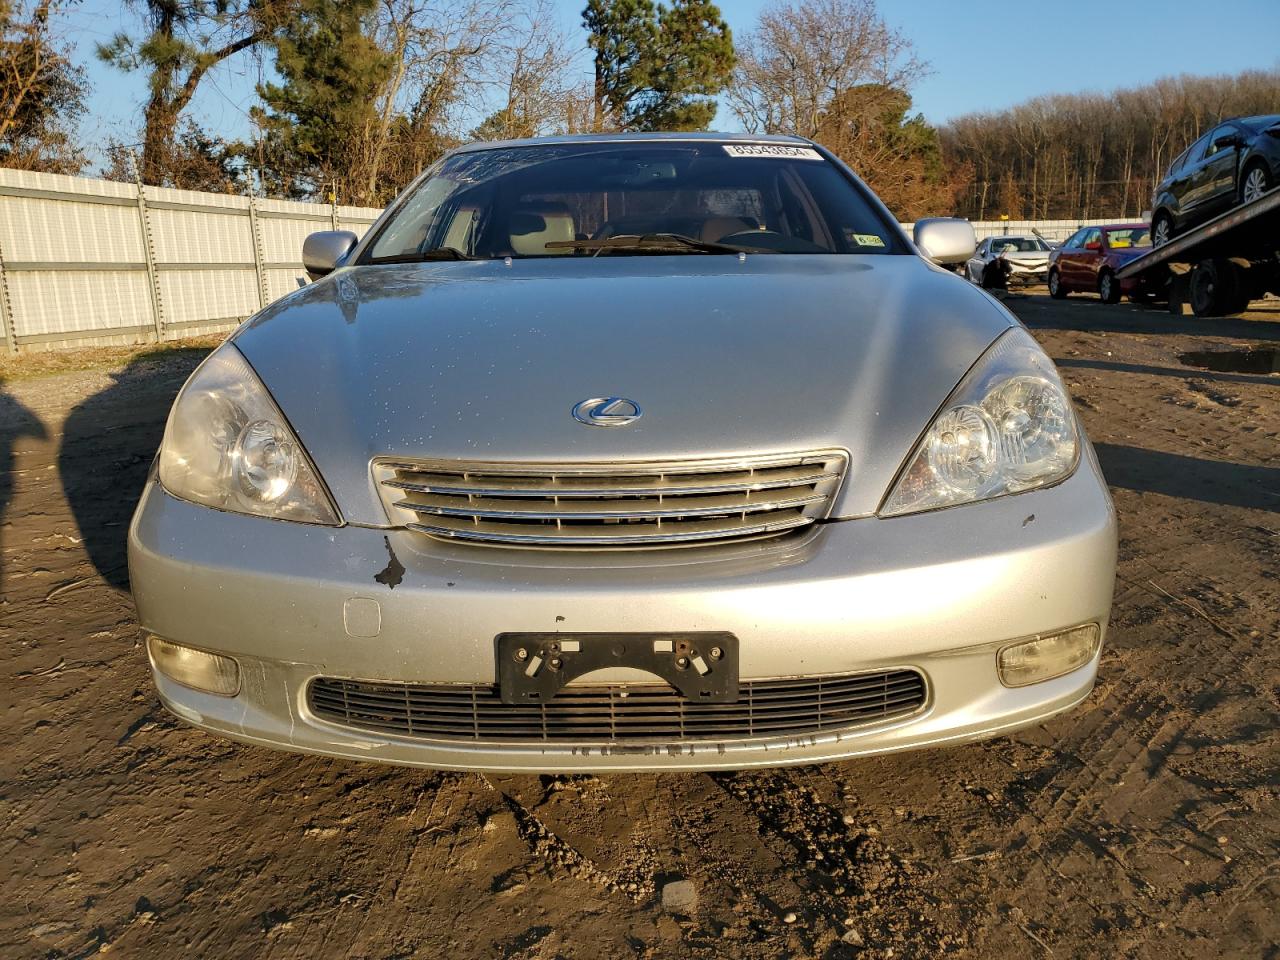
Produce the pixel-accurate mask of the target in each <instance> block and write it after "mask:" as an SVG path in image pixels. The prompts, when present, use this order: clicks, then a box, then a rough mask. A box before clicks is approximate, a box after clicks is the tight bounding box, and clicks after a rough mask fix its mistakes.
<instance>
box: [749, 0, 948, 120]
mask: <svg viewBox="0 0 1280 960" xmlns="http://www.w3.org/2000/svg"><path fill="white" fill-rule="evenodd" d="M737 54H738V66H737V69H736V71H735V72H734V81H733V85H732V86H731V87H730V89H729V105H730V108H731V109H732V110H733V112H734V114H735V115H736V116H737V117H738V119H739V120H740V121H741V122H742V124H743V126H744V127H745V128H746V129H747V130H748V131H749V132H752V133H761V132H770V133H795V134H799V135H800V136H803V137H816V136H817V135H818V132H819V130H820V128H821V127H822V124H823V122H824V117H825V115H826V114H827V112H828V111H829V110H830V108H831V105H832V103H833V101H835V100H836V99H837V98H838V97H841V96H842V95H843V94H844V93H845V92H846V91H849V90H852V89H854V88H864V89H866V90H871V89H873V88H878V89H879V90H881V91H884V99H883V100H881V101H879V102H871V101H868V102H866V103H865V107H864V109H866V110H867V111H868V112H870V113H874V112H879V111H880V110H882V109H883V108H884V106H885V103H886V102H887V101H888V100H889V99H890V98H891V97H893V96H894V95H895V93H894V92H895V91H903V92H905V91H910V89H911V88H912V87H913V86H914V85H915V83H916V82H917V81H918V80H919V79H920V78H921V77H922V76H923V75H924V73H925V65H924V64H923V63H922V62H921V61H920V60H918V59H917V58H916V56H915V54H914V52H913V50H912V47H911V42H910V41H909V40H907V39H906V38H905V37H904V36H903V35H902V34H900V33H898V32H897V31H896V30H894V29H893V28H891V27H890V26H889V25H888V24H886V23H885V22H884V20H883V19H881V17H880V14H879V11H878V10H877V9H876V4H875V0H793V2H784V0H775V2H774V4H773V5H772V6H770V7H768V8H766V9H765V11H764V12H763V13H762V14H761V15H760V22H759V23H758V24H757V25H756V28H755V29H754V30H752V31H751V32H750V33H748V34H747V35H746V36H745V37H742V38H740V39H739V41H738V47H737Z"/></svg>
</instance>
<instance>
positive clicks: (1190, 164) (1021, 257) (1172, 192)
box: [960, 114, 1280, 309]
mask: <svg viewBox="0 0 1280 960" xmlns="http://www.w3.org/2000/svg"><path fill="white" fill-rule="evenodd" d="M1278 184H1280V114H1270V115H1265V116H1256V117H1237V118H1234V119H1231V120H1225V121H1223V122H1222V123H1220V124H1218V125H1217V126H1215V127H1214V128H1213V129H1211V130H1209V131H1208V132H1207V133H1205V135H1204V136H1202V137H1200V138H1199V139H1198V140H1196V141H1195V143H1193V144H1191V146H1189V147H1188V148H1187V149H1186V150H1184V151H1183V152H1182V153H1181V154H1179V155H1178V157H1177V159H1175V160H1174V161H1173V163H1171V164H1170V165H1169V169H1168V170H1167V171H1166V172H1165V175H1164V178H1163V179H1162V180H1161V181H1160V183H1159V185H1158V186H1157V187H1156V192H1155V196H1154V198H1153V201H1152V214H1151V220H1150V223H1115V224H1102V225H1098V226H1088V227H1081V228H1080V229H1079V230H1077V231H1076V233H1075V234H1073V235H1072V236H1071V237H1070V238H1069V239H1068V240H1066V241H1065V242H1064V243H1062V244H1061V245H1060V246H1058V247H1056V248H1050V246H1049V245H1048V244H1046V243H1044V241H1043V239H1042V238H1040V237H1038V236H1034V237H1027V236H1022V235H1016V236H1001V237H989V238H987V239H986V240H983V241H982V243H981V244H980V245H979V247H978V249H977V251H975V253H974V255H973V257H972V258H971V259H970V260H969V261H968V262H966V263H965V264H964V265H963V266H962V267H961V268H960V273H961V274H962V275H963V276H964V277H965V279H967V280H969V281H971V282H973V283H976V284H979V285H981V286H983V287H985V288H992V287H1007V286H1009V285H1010V284H1013V283H1036V282H1047V283H1048V285H1049V292H1050V294H1051V295H1052V296H1054V297H1055V298H1062V297H1065V296H1067V295H1068V294H1071V293H1096V294H1098V296H1099V297H1100V298H1101V299H1102V301H1103V302H1104V303H1116V302H1118V301H1119V300H1120V298H1121V297H1122V296H1124V295H1128V296H1129V298H1130V299H1132V300H1137V301H1144V302H1149V301H1151V300H1155V299H1158V298H1167V295H1168V290H1167V289H1166V288H1167V287H1168V278H1167V276H1165V275H1164V274H1161V273H1158V272H1155V273H1147V272H1143V271H1137V272H1134V271H1129V272H1128V274H1127V275H1126V276H1124V277H1120V276H1119V274H1120V272H1121V271H1122V270H1123V268H1124V267H1125V266H1126V265H1127V264H1129V263H1131V262H1133V261H1134V260H1136V259H1137V258H1139V257H1142V256H1144V255H1145V254H1147V253H1149V252H1150V251H1151V250H1152V249H1153V248H1155V247H1161V246H1163V245H1165V244H1167V243H1169V242H1170V241H1172V240H1173V239H1174V238H1175V237H1180V236H1183V235H1185V234H1187V233H1188V232H1191V231H1194V230H1196V229H1198V228H1199V227H1201V226H1202V225H1204V224H1207V223H1208V222H1209V221H1211V220H1214V218H1216V217H1220V216H1222V215H1224V214H1225V213H1226V212H1227V211H1230V210H1233V209H1234V208H1236V207H1240V206H1247V205H1248V204H1251V203H1254V202H1255V201H1257V200H1259V199H1261V198H1262V197H1263V196H1264V195H1265V194H1267V193H1268V192H1269V191H1271V190H1273V189H1275V188H1276V186H1277V185H1278ZM1212 252H1213V253H1215V255H1217V256H1218V258H1219V259H1221V260H1223V262H1224V263H1225V262H1231V258H1232V256H1233V255H1232V254H1230V252H1229V251H1227V252H1226V254H1225V257H1224V251H1222V250H1218V249H1215V250H1214V251H1212ZM1235 259H1236V260H1240V259H1241V258H1240V257H1239V256H1236V258H1235ZM1237 266H1238V264H1237ZM1219 272H1221V271H1219ZM1130 274H1131V275H1130ZM1205 275H1206V276H1207V275H1208V274H1207V273H1205ZM1246 288H1248V289H1252V287H1250V286H1249V285H1248V284H1242V285H1241V289H1242V290H1244V289H1246ZM1244 295H1245V294H1242V296H1244ZM1236 299H1239V297H1237V298H1236ZM1235 306H1239V304H1235ZM1241 309H1243V308H1242V307H1241Z"/></svg>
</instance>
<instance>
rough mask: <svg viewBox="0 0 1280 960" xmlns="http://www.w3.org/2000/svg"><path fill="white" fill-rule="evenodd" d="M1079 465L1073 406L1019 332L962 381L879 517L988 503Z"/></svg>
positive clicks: (1035, 346)
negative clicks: (966, 504)
mask: <svg viewBox="0 0 1280 960" xmlns="http://www.w3.org/2000/svg"><path fill="white" fill-rule="evenodd" d="M1079 458H1080V434H1079V431H1078V429H1077V427H1076V418H1075V413H1074V412H1073V411H1072V409H1071V400H1070V398H1068V396H1067V392H1066V390H1065V389H1064V388H1063V386H1062V381H1061V380H1059V379H1058V374H1057V371H1056V370H1054V368H1053V363H1052V361H1050V360H1049V358H1048V357H1047V356H1045V353H1044V351H1043V350H1041V349H1040V346H1039V344H1037V343H1036V342H1035V340H1034V339H1032V337H1031V335H1030V334H1029V333H1027V331H1026V330H1024V329H1022V328H1021V327H1015V328H1014V329H1012V330H1010V331H1009V332H1008V333H1006V334H1004V335H1003V336H1001V337H1000V339H999V340H997V341H996V342H995V343H994V344H993V345H992V346H991V348H990V349H989V350H988V351H987V352H986V353H985V354H984V355H983V357H982V359H980V360H979V361H978V363H977V364H976V365H975V366H974V368H973V369H972V370H971V371H969V374H968V375H967V376H966V377H965V378H964V380H963V381H961V383H960V386H958V387H957V388H956V390H955V392H954V393H952V395H951V397H950V399H948V400H947V402H946V405H945V406H944V407H943V409H942V412H941V413H939V414H938V416H937V417H936V418H935V420H934V421H933V424H932V425H931V426H930V427H929V429H928V430H927V431H926V432H925V435H924V437H923V439H921V441H920V444H919V446H918V447H916V449H915V450H914V451H913V452H912V454H911V457H910V458H909V459H908V461H907V469H906V470H905V471H903V473H902V475H901V477H900V478H899V479H898V482H897V485H896V486H895V487H894V489H893V492H892V493H890V494H889V497H888V499H887V500H886V501H885V503H884V506H883V507H882V508H881V510H880V516H882V517H891V516H898V515H900V514H904V513H916V512H918V511H921V510H934V509H937V508H938V507H951V506H955V505H956V504H959V503H972V502H973V501H975V500H990V499H991V498H992V497H999V496H1003V495H1004V494H1006V493H1020V492H1022V491H1023V490H1033V489H1035V488H1036V487H1043V486H1045V485H1046V484H1050V483H1055V482H1057V481H1059V480H1061V479H1063V478H1064V477H1067V476H1069V475H1070V474H1071V472H1072V471H1073V470H1075V468H1076V463H1077V462H1078V461H1079Z"/></svg>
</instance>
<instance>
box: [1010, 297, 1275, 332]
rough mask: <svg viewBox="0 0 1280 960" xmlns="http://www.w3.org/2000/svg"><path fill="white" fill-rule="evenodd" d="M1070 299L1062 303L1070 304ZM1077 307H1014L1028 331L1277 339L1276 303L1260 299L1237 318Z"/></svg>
mask: <svg viewBox="0 0 1280 960" xmlns="http://www.w3.org/2000/svg"><path fill="white" fill-rule="evenodd" d="M1070 302H1071V301H1068V303H1070ZM1076 305H1078V306H1079V308H1080V309H1079V310H1063V309H1061V305H1060V303H1059V302H1057V301H1054V300H1051V299H1050V298H1049V297H1047V296H1041V295H1034V294H1033V295H1031V296H1030V297H1028V298H1027V299H1026V300H1025V301H1024V302H1023V303H1022V304H1020V305H1019V307H1018V317H1019V319H1021V320H1022V322H1023V323H1025V324H1026V325H1027V326H1028V327H1030V328H1031V329H1033V330H1078V331H1079V332H1081V333H1139V334H1144V335H1149V336H1160V335H1170V336H1184V337H1222V338H1227V339H1239V340H1262V341H1272V342H1280V303H1276V302H1274V301H1264V302H1260V303H1257V304H1255V305H1254V309H1251V310H1250V314H1251V315H1252V317H1253V319H1244V318H1242V317H1214V318H1200V317H1195V316H1175V315H1174V314H1171V313H1169V312H1168V311H1167V310H1166V309H1164V308H1163V307H1144V306H1139V305H1137V304H1130V303H1118V304H1114V305H1112V304H1104V303H1100V302H1098V301H1097V300H1094V301H1093V302H1092V303H1090V302H1089V301H1087V300H1080V301H1078V302H1077V304H1076Z"/></svg>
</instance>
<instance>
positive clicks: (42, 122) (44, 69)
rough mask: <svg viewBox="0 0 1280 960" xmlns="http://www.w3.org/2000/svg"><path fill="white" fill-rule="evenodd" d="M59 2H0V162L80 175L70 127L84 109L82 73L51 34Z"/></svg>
mask: <svg viewBox="0 0 1280 960" xmlns="http://www.w3.org/2000/svg"><path fill="white" fill-rule="evenodd" d="M61 7H62V4H61V3H57V2H53V0H39V2H37V3H36V4H35V5H34V6H32V7H27V6H26V5H25V4H24V3H21V2H19V3H17V4H15V3H13V2H10V0H0V163H2V164H3V165H4V166H7V167H17V168H19V169H25V170H45V171H49V172H54V173H77V172H79V170H80V168H81V167H82V166H83V165H84V154H83V153H82V152H81V151H80V150H79V149H78V148H77V147H76V146H75V144H74V143H73V142H72V137H71V133H72V130H71V128H72V127H73V125H74V123H75V121H76V120H77V119H78V118H79V116H80V115H81V114H82V113H83V112H84V95H85V84H84V73H83V71H82V70H80V69H79V68H77V67H75V66H73V65H72V63H71V61H70V59H69V58H68V56H67V53H66V51H65V50H64V49H63V48H62V46H60V45H59V43H58V41H57V39H56V38H55V37H54V36H53V33H52V29H51V26H50V18H51V17H52V16H53V15H55V14H56V13H57V12H59V10H60V8H61Z"/></svg>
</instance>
